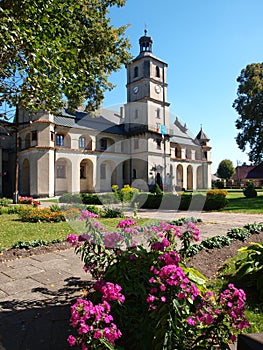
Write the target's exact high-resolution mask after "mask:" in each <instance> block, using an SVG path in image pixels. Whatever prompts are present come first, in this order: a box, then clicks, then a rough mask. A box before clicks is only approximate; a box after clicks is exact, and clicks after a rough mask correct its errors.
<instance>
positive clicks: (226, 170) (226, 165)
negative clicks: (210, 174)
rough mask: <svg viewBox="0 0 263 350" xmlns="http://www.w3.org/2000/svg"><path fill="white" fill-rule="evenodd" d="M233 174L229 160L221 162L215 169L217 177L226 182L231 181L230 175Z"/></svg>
mask: <svg viewBox="0 0 263 350" xmlns="http://www.w3.org/2000/svg"><path fill="white" fill-rule="evenodd" d="M234 172H235V168H234V166H233V163H232V161H231V160H229V159H224V160H222V161H221V162H220V163H219V165H218V168H217V176H218V177H220V178H222V179H226V180H227V181H228V180H229V179H231V177H232V175H233V174H234Z"/></svg>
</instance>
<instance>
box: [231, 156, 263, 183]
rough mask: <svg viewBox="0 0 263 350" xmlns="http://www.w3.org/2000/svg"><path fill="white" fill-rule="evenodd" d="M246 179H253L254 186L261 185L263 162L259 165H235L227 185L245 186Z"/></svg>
mask: <svg viewBox="0 0 263 350" xmlns="http://www.w3.org/2000/svg"><path fill="white" fill-rule="evenodd" d="M247 181H253V183H254V186H255V187H262V186H263V162H262V163H260V164H259V165H246V164H243V165H241V166H237V167H236V171H235V173H234V175H233V176H232V178H231V180H230V181H229V182H228V184H227V185H228V186H233V187H245V186H246V183H247Z"/></svg>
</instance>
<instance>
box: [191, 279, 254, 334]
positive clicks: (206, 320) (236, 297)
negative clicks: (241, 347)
mask: <svg viewBox="0 0 263 350" xmlns="http://www.w3.org/2000/svg"><path fill="white" fill-rule="evenodd" d="M245 300H246V295H245V293H244V291H243V290H242V289H237V288H236V287H235V286H234V285H233V284H229V285H228V289H226V290H225V291H223V292H222V293H220V294H219V296H217V297H216V296H215V295H214V294H213V293H212V292H206V293H205V294H204V295H203V296H202V300H201V303H200V304H198V305H197V312H196V315H193V316H191V317H189V318H188V320H187V322H188V324H189V325H192V326H197V325H198V324H200V326H201V327H202V325H211V324H212V323H214V324H216V321H217V319H221V320H222V319H224V318H227V319H228V320H229V322H230V324H231V326H232V327H233V328H236V329H238V330H242V329H244V328H248V327H250V324H249V322H248V321H247V320H246V318H245V314H244V311H245ZM230 340H235V336H234V335H230Z"/></svg>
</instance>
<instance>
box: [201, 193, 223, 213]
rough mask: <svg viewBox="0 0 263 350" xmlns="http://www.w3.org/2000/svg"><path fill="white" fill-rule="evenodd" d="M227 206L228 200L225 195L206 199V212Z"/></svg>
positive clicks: (216, 195)
mask: <svg viewBox="0 0 263 350" xmlns="http://www.w3.org/2000/svg"><path fill="white" fill-rule="evenodd" d="M226 205H227V199H226V197H225V195H224V194H214V195H212V196H211V195H208V196H207V197H206V201H205V205H204V210H218V209H222V208H224V207H225V206H226Z"/></svg>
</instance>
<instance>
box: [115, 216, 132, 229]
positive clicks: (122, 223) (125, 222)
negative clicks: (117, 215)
mask: <svg viewBox="0 0 263 350" xmlns="http://www.w3.org/2000/svg"><path fill="white" fill-rule="evenodd" d="M135 224H136V222H135V221H133V219H132V218H128V219H125V220H121V221H119V223H118V225H117V226H116V227H117V228H126V227H130V226H132V225H135Z"/></svg>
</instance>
